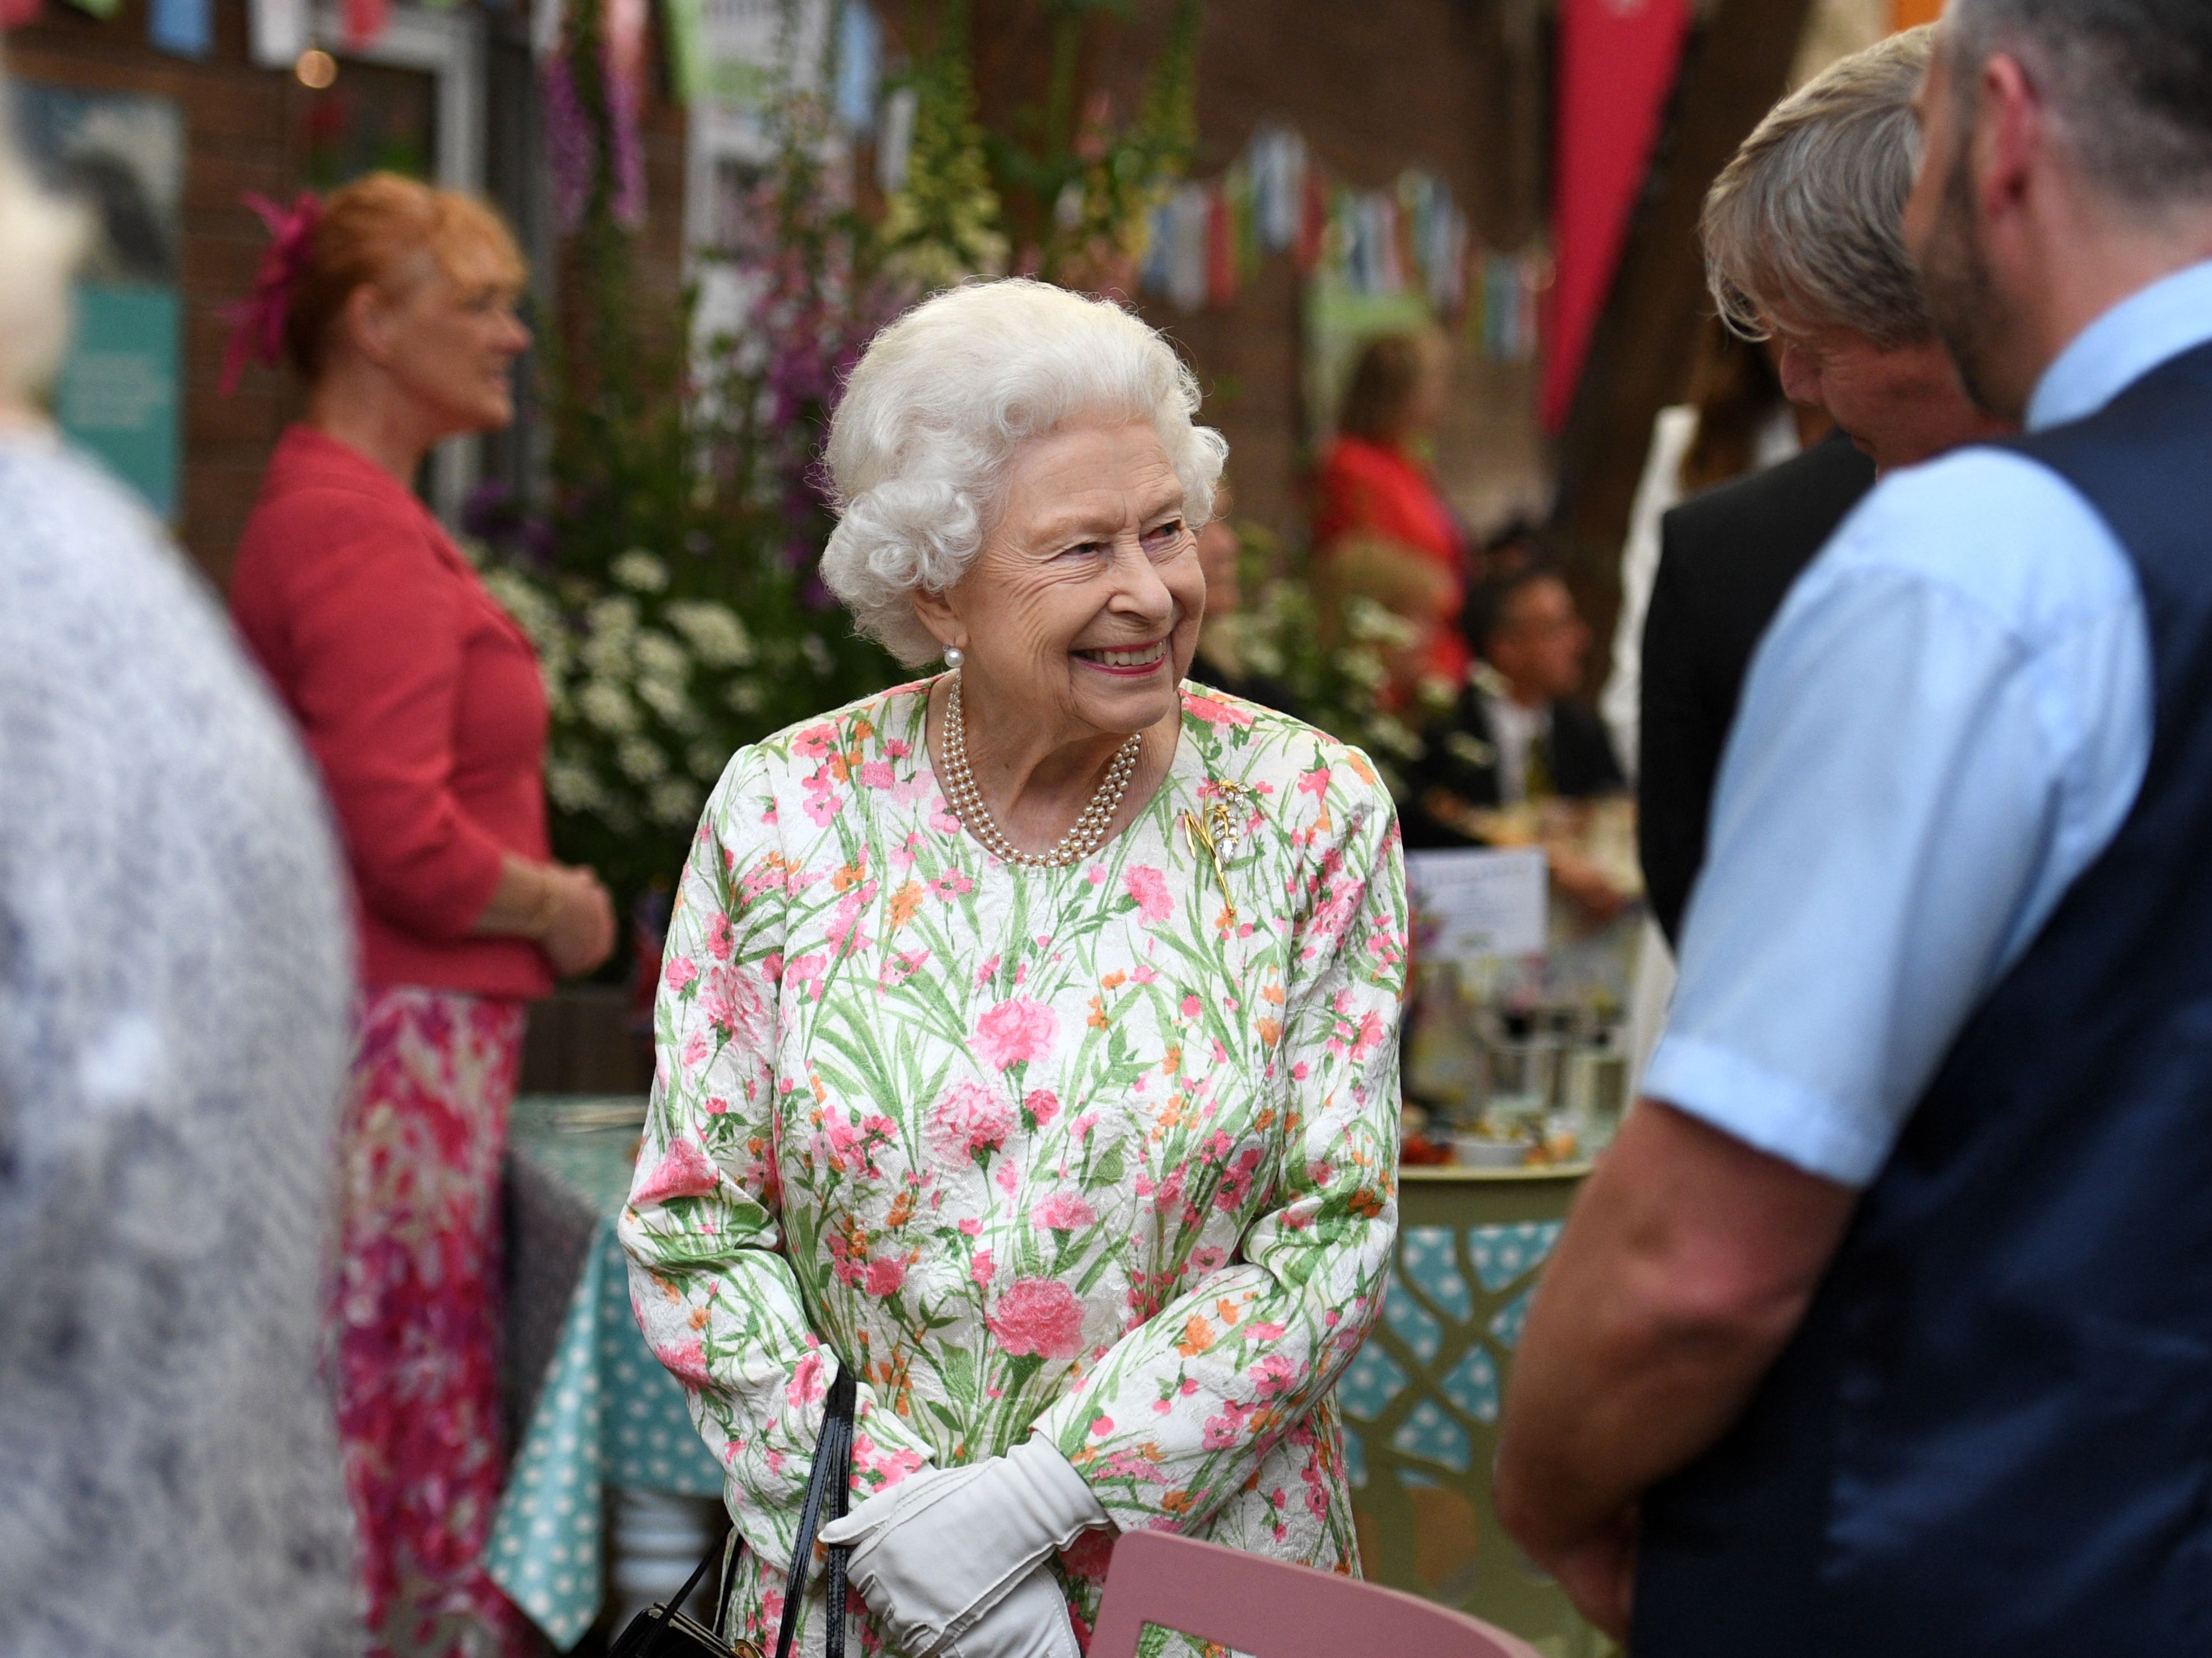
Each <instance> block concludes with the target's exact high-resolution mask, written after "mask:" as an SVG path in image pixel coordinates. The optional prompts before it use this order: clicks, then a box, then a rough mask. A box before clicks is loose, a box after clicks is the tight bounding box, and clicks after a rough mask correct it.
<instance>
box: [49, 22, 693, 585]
mask: <svg viewBox="0 0 2212 1658" xmlns="http://www.w3.org/2000/svg"><path fill="white" fill-rule="evenodd" d="M492 19H493V27H495V28H519V27H520V21H519V14H516V15H511V16H507V17H502V16H501V15H497V14H494V15H492ZM8 67H9V71H10V72H11V73H12V74H14V75H15V76H19V77H21V78H23V79H27V80H35V81H45V82H53V83H56V84H58V85H64V86H71V87H79V88H87V89H93V90H109V91H122V92H137V93H145V94H155V95H158V96H161V97H167V98H171V99H173V100H176V101H177V103H178V104H179V106H180V107H181V110H182V112H183V116H184V122H185V152H186V154H185V178H184V188H183V198H182V203H181V219H182V223H181V231H182V236H181V248H180V260H181V272H180V276H181V282H182V285H183V298H184V302H185V364H184V383H183V386H182V388H181V389H182V393H183V395H182V399H181V401H182V416H183V428H184V429H183V432H182V434H181V435H182V446H183V452H182V461H183V466H182V490H181V502H180V508H179V535H180V538H181V539H182V541H183V542H184V544H185V547H186V549H187V550H189V551H190V552H191V555H192V556H193V557H194V558H195V559H197V561H198V562H200V563H201V565H202V566H203V567H204V568H206V569H207V570H208V571H209V573H210V574H211V575H212V576H214V577H215V578H216V580H218V581H219V580H222V577H223V575H224V574H225V573H226V572H227V571H228V568H229V564H230V559H231V556H232V552H233V550H234V548H235V547H236V545H237V542H238V537H239V533H240V531H241V530H242V529H243V528H244V526H245V523H246V513H248V511H249V510H250V509H251V508H252V503H253V498H254V494H255V492H256V490H257V489H258V487H259V484H260V480H261V473H262V470H263V468H264V466H265V465H267V462H268V457H269V452H270V447H271V446H272V445H273V444H274V443H275V441H276V437H277V434H279V433H280V432H282V431H283V427H284V424H285V422H287V421H289V420H290V419H292V418H294V417H295V416H296V415H297V414H298V412H299V410H300V407H301V400H302V399H301V390H300V388H299V387H298V386H296V385H295V384H294V383H293V381H292V380H291V377H290V376H289V374H285V373H283V372H282V371H278V370H273V369H267V368H256V369H254V370H252V372H250V373H249V374H247V375H246V379H245V380H244V382H243V384H242V385H241V386H240V390H239V392H238V394H237V396H235V397H234V398H222V397H221V396H219V395H217V392H216V380H217V377H218V375H219V374H220V372H221V367H222V351H223V344H224V341H225V338H226V337H227V335H228V328H227V325H225V324H224V323H223V321H222V316H221V310H222V307H223V306H225V305H227V304H228V303H229V302H230V301H234V300H235V299H237V298H238V297H239V296H240V295H242V294H244V293H245V292H246V291H247V289H248V288H250V287H251V285H252V280H253V271H254V266H255V264H256V263H257V261H258V259H259V258H260V254H261V249H262V247H263V246H264V243H265V241H266V240H267V239H266V237H265V236H264V234H263V231H262V228H261V223H260V221H259V220H258V218H256V217H255V216H254V215H253V214H252V212H251V211H250V210H248V209H247V208H246V206H245V205H244V203H242V201H241V200H240V197H241V194H242V192H244V191H249V190H251V191H260V192H261V193H262V194H264V195H266V196H269V197H273V198H275V199H276V200H279V201H283V200H289V198H290V197H291V195H292V194H293V192H295V191H297V190H298V189H300V188H301V185H302V184H303V183H304V182H305V181H306V179H307V170H308V169H307V160H308V157H307V138H306V133H307V106H308V103H309V101H310V100H313V98H314V97H315V95H316V94H313V93H310V92H309V91H308V90H307V88H304V87H302V86H301V85H300V83H299V82H297V81H296V80H295V78H294V77H293V76H292V75H291V73H290V72H289V70H265V69H258V68H256V67H254V66H253V64H252V63H251V62H250V61H249V60H248V58H247V55H246V7H245V3H244V0H216V6H215V50H214V52H213V53H212V54H211V55H210V58H208V59H207V60H206V61H204V62H199V63H195V62H191V61H188V60H186V59H183V58H173V57H170V56H168V55H167V54H166V53H163V52H156V51H155V50H154V49H153V48H152V47H151V46H149V45H148V44H147V41H146V0H123V3H122V5H121V6H120V8H119V9H118V11H117V12H116V14H115V15H114V16H113V17H112V18H110V19H107V20H106V21H101V20H99V19H95V18H94V17H92V16H90V15H87V14H85V13H82V12H80V11H78V10H76V9H74V8H73V7H70V6H68V5H64V4H62V3H59V0H52V3H49V5H48V6H47V9H46V14H45V15H44V16H43V17H41V18H40V21H37V22H35V23H33V24H31V25H29V26H27V27H24V28H21V29H19V30H15V31H13V32H11V33H10V34H9V37H8ZM408 74H410V71H407V70H391V69H385V68H381V67H380V66H374V65H363V64H351V63H348V64H344V65H343V67H342V69H341V70H340V84H341V86H343V85H345V84H347V83H348V81H349V77H351V78H352V79H353V80H354V81H356V82H358V81H360V80H362V79H363V78H366V77H374V76H405V75H408ZM653 84H654V87H655V89H656V90H655V94H654V95H653V98H652V99H651V100H650V101H649V105H648V107H647V112H646V120H645V131H644V140H645V144H644V148H645V155H646V163H647V188H648V198H649V201H650V203H651V208H652V217H651V222H650V223H649V224H648V226H647V231H646V233H645V235H644V237H643V238H642V240H641V261H640V270H639V282H638V286H639V289H640V294H641V299H642V300H643V301H645V302H647V303H649V304H653V305H655V306H658V307H665V306H666V305H667V304H669V303H670V302H671V301H672V300H673V297H674V295H676V294H677V293H678V289H679V288H680V285H681V263H680V261H681V224H680V221H681V216H682V211H683V168H684V155H683V151H684V124H683V114H682V112H681V111H680V110H679V109H677V108H675V107H673V106H671V105H670V104H669V103H668V102H667V100H665V97H663V96H661V95H659V88H660V87H661V86H663V85H665V82H664V81H663V80H662V78H661V76H660V73H659V64H657V63H656V64H655V65H654V81H653ZM507 149H513V146H512V145H509V146H507ZM493 153H494V155H495V160H496V157H497V155H498V154H499V153H500V151H499V148H498V147H497V146H495V147H494V151H493ZM514 159H515V161H516V162H517V163H518V164H519V165H522V166H530V167H534V166H537V165H539V162H538V157H537V156H536V155H528V156H519V157H516V158H514ZM501 182H502V181H501V180H497V179H494V180H489V181H488V184H489V186H490V188H491V192H492V194H493V195H494V197H495V199H501V200H505V199H507V197H508V194H509V192H508V191H505V190H502V189H501V187H500V185H501Z"/></svg>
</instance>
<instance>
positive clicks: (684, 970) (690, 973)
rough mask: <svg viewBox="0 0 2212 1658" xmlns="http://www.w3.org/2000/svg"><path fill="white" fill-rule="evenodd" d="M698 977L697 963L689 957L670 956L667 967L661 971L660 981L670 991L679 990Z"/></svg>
mask: <svg viewBox="0 0 2212 1658" xmlns="http://www.w3.org/2000/svg"><path fill="white" fill-rule="evenodd" d="M698 976H699V967H698V963H696V962H694V961H693V960H692V959H691V958H690V957H689V956H671V957H669V958H668V965H667V966H666V967H665V968H663V969H661V972H660V981H661V982H662V983H663V984H665V985H666V986H667V987H669V988H670V989H671V990H681V989H683V988H684V986H686V985H688V984H690V982H691V981H692V980H694V979H696V978H697V977H698Z"/></svg>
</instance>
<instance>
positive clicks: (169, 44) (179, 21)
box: [146, 0, 215, 58]
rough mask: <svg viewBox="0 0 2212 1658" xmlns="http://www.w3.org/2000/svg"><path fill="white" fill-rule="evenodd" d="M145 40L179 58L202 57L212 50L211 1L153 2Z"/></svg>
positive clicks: (212, 9) (212, 18)
mask: <svg viewBox="0 0 2212 1658" xmlns="http://www.w3.org/2000/svg"><path fill="white" fill-rule="evenodd" d="M146 38H147V39H149V40H151V41H152V42H153V43H154V44H155V46H158V47H159V48H161V50H162V51H163V52H174V53H175V54H176V55H177V56H178V57H179V58H204V57H206V56H207V55H208V53H209V52H211V51H212V50H214V47H215V5H214V0H154V3H153V5H152V6H151V7H150V8H149V10H148V12H147V17H146Z"/></svg>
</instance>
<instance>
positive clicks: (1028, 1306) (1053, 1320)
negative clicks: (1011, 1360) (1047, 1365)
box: [984, 1278, 1083, 1359]
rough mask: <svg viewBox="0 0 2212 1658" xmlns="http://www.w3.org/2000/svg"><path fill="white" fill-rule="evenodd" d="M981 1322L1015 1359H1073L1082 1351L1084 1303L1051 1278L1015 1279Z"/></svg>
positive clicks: (1073, 1292)
mask: <svg viewBox="0 0 2212 1658" xmlns="http://www.w3.org/2000/svg"><path fill="white" fill-rule="evenodd" d="M984 1323H985V1324H986V1325H987V1326H988V1327H989V1328H990V1332H991V1333H992V1334H993V1335H994V1336H996V1337H997V1338H998V1340H999V1345H1000V1347H1002V1348H1004V1349H1005V1350H1006V1352H1007V1353H1008V1354H1009V1355H1010V1356H1012V1357H1015V1358H1027V1357H1032V1356H1034V1357H1037V1358H1057V1359H1068V1358H1073V1357H1075V1356H1076V1355H1077V1354H1078V1353H1080V1352H1081V1351H1083V1303H1081V1302H1079V1301H1078V1300H1077V1299H1076V1298H1075V1291H1073V1290H1071V1289H1069V1288H1068V1287H1067V1286H1066V1284H1062V1283H1061V1282H1060V1280H1059V1279H1058V1278H1017V1279H1015V1280H1014V1282H1013V1283H1012V1284H1008V1285H1007V1286H1006V1293H1005V1294H1003V1295H1001V1296H1000V1297H999V1304H998V1305H997V1306H996V1307H995V1308H994V1309H992V1312H991V1315H990V1316H989V1317H988V1318H987V1319H985V1320H984Z"/></svg>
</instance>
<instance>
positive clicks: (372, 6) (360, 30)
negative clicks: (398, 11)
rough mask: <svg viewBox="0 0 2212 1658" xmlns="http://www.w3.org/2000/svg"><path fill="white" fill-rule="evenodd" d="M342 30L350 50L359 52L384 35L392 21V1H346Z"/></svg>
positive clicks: (342, 12) (341, 14)
mask: <svg viewBox="0 0 2212 1658" xmlns="http://www.w3.org/2000/svg"><path fill="white" fill-rule="evenodd" d="M340 16H341V19H342V21H341V23H340V28H341V30H342V32H343V38H344V40H345V44H346V46H347V47H348V49H349V50H351V51H354V52H359V51H360V50H361V49H362V47H363V46H368V45H371V44H372V43H373V42H374V40H375V39H376V37H377V36H378V35H380V34H381V33H384V26H385V24H386V23H387V22H389V21H391V20H392V0H345V3H344V4H343V7H342V8H341V9H340Z"/></svg>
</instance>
